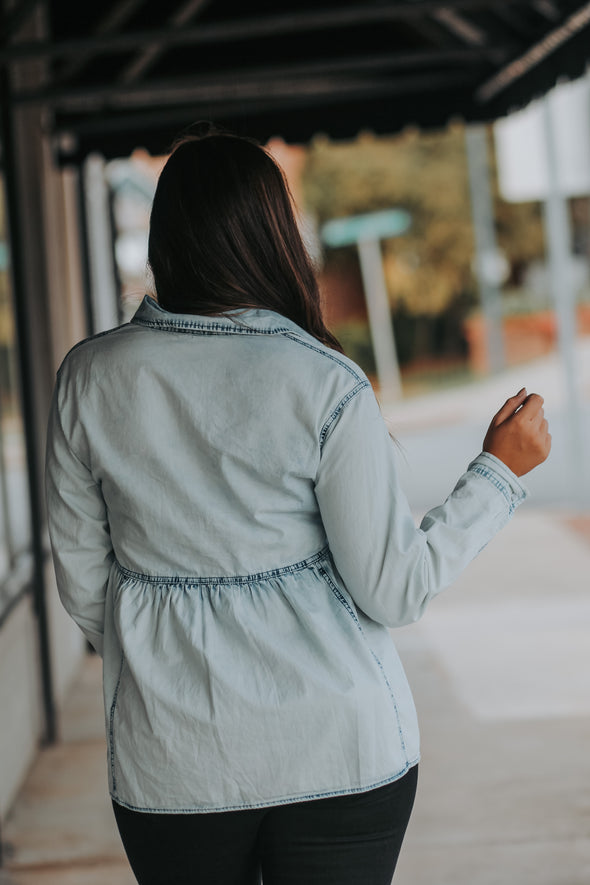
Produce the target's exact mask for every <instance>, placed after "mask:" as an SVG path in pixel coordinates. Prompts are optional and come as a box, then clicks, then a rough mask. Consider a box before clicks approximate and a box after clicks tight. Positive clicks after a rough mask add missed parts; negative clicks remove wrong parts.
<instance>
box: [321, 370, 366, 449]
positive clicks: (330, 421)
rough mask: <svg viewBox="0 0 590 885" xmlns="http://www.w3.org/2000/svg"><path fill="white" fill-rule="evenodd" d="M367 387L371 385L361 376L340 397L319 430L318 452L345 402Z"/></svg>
mask: <svg viewBox="0 0 590 885" xmlns="http://www.w3.org/2000/svg"><path fill="white" fill-rule="evenodd" d="M367 387H369V388H370V387H371V385H370V384H369V382H368V381H365V380H363V379H362V378H361V379H360V381H359V383H358V384H357V385H356V386H355V387H353V388H352V390H349V391H348V393H347V394H346V396H343V397H342V399H341V400H340V402H339V403H338V405H337V406H336V408H335V409H334V410H333V412H332V414H331V415H330V416H329V417H328V418H327V419H326V421H325V422H324V425H323V427H322V429H321V431H320V452H321V451H322V449H323V446H324V443H325V442H326V437H327V435H328V432H329V430H330V428H331V427H332V425H333V424H334V422H335V421H336V419H337V418H338V416H339V415H340V412H341V411H342V410H343V408H344V407H345V406H346V404H347V403H349V402H350V400H351V399H352V398H353V397H355V396H356V395H357V393H360V391H361V390H365V389H366V388H367Z"/></svg>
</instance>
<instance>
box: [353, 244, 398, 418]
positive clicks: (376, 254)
mask: <svg viewBox="0 0 590 885" xmlns="http://www.w3.org/2000/svg"><path fill="white" fill-rule="evenodd" d="M357 247H358V252H359V259H360V265H361V274H362V277H363V286H364V289H365V299H366V302H367V311H368V314H369V326H370V329H371V340H372V343H373V352H374V354H375V363H376V366H377V378H378V380H379V388H380V394H381V400H382V403H383V404H386V403H390V402H394V401H395V400H399V399H401V397H402V384H401V376H400V371H399V364H398V359H397V351H396V347H395V338H394V336H393V325H392V321H391V310H390V309H389V299H388V297H387V286H386V284H385V274H384V272H383V258H382V256H381V246H380V244H379V240H376V239H366V240H365V239H360V240H358V242H357Z"/></svg>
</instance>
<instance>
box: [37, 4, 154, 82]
mask: <svg viewBox="0 0 590 885" xmlns="http://www.w3.org/2000/svg"><path fill="white" fill-rule="evenodd" d="M144 3H145V0H119V2H118V3H117V4H116V6H114V7H113V8H112V9H111V10H109V11H108V12H107V13H106V15H105V16H104V17H103V18H102V19H101V20H100V21H99V23H98V24H97V25H96V27H95V29H94V34H95V35H96V36H105V35H108V34H113V33H116V32H117V31H118V30H119V28H121V27H122V26H123V25H124V24H125V22H126V21H128V20H129V19H130V18H131V16H132V15H134V14H135V13H136V12H137V10H138V9H139V8H140V6H143V4H144ZM87 61H88V59H87V58H85V57H79V58H75V59H71V60H70V61H69V62H68V63H67V64H66V65H65V67H64V68H63V70H61V71H60V72H59V75H58V77H57V78H56V79H55V80H54V82H59V83H64V82H66V81H67V80H69V79H71V78H72V77H74V76H75V75H76V74H77V73H78V72H79V71H81V70H82V69H83V68H84V67H85V65H86V63H87Z"/></svg>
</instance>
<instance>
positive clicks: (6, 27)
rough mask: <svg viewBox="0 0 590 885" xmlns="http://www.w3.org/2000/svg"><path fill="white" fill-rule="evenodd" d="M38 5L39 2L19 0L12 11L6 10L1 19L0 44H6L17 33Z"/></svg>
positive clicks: (35, 0)
mask: <svg viewBox="0 0 590 885" xmlns="http://www.w3.org/2000/svg"><path fill="white" fill-rule="evenodd" d="M39 3H40V0H21V2H20V3H17V4H15V6H13V8H12V9H10V10H7V12H6V14H5V15H4V17H3V22H2V31H1V32H0V42H1V43H6V42H8V41H9V40H10V39H11V38H12V37H14V36H15V35H16V34H17V33H18V31H19V30H20V28H21V27H22V26H23V25H24V24H25V22H26V21H27V19H28V18H29V16H30V15H32V14H33V12H34V11H35V8H36V7H37V6H38V4H39Z"/></svg>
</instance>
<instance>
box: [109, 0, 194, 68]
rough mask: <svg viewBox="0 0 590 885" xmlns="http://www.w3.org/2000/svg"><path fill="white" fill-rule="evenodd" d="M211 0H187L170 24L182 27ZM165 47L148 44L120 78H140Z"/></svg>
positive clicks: (173, 16)
mask: <svg viewBox="0 0 590 885" xmlns="http://www.w3.org/2000/svg"><path fill="white" fill-rule="evenodd" d="M210 2H211V0H186V2H185V3H183V4H182V6H181V7H180V9H178V10H177V11H176V12H175V13H174V14H173V15H172V16H171V17H170V19H169V20H168V24H169V26H170V27H172V28H174V29H178V28H182V27H183V26H184V25H186V24H188V23H189V22H190V21H191V19H193V18H194V17H195V16H196V15H199V14H200V13H201V12H202V11H203V10H204V9H205V7H206V6H208V5H209V4H210ZM165 49H166V47H165V46H164V47H163V46H162V45H161V44H160V43H159V42H158V41H156V42H154V43H151V44H150V45H149V46H146V47H145V49H142V50H141V52H139V53H138V54H137V56H136V57H135V58H134V59H133V60H132V61H131V62H129V64H128V65H127V66H126V67H125V69H124V70H123V71H122V72H121V74H120V75H119V78H118V79H119V80H121V81H122V82H124V83H133V82H134V81H136V80H138V79H139V78H140V77H142V76H143V75H144V74H145V73H146V71H148V70H149V69H150V68H151V67H153V65H154V64H155V63H156V62H157V60H158V59H159V58H160V56H161V55H162V53H163V52H164V51H165Z"/></svg>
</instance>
